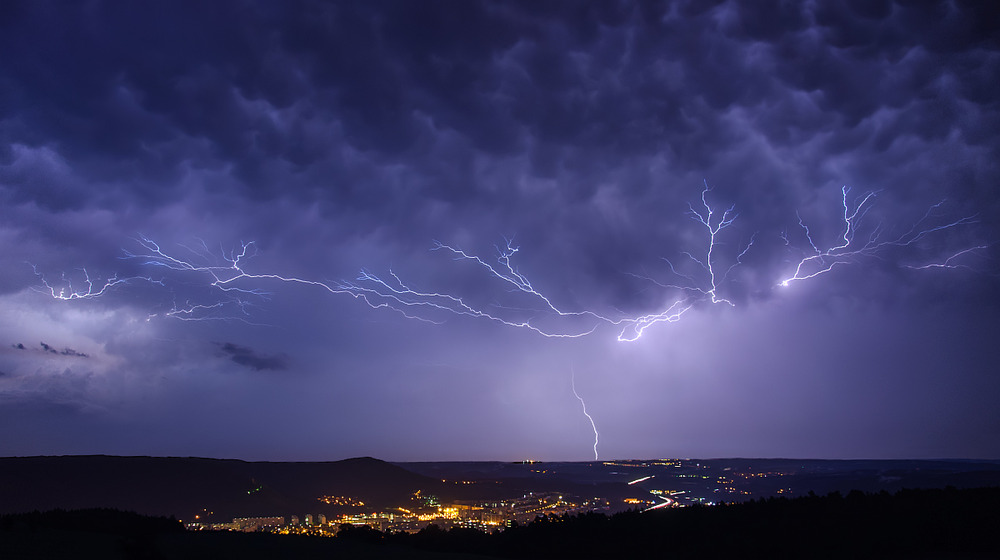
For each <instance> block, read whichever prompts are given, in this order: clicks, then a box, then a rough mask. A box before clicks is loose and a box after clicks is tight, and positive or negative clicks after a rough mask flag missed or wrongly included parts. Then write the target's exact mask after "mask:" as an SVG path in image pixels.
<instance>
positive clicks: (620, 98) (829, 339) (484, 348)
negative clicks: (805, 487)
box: [0, 0, 1000, 460]
mask: <svg viewBox="0 0 1000 560" xmlns="http://www.w3.org/2000/svg"><path fill="white" fill-rule="evenodd" d="M713 4H715V5H714V6H713ZM912 4H914V5H911V2H901V1H900V2H895V3H893V2H877V1H871V0H855V1H844V2H825V1H819V2H809V3H802V2H759V1H754V2H721V3H713V2H665V3H651V2H650V3H630V2H619V3H615V2H600V3H580V2H495V3H494V2H460V1H455V2H402V1H400V2H351V3H348V2H333V3H324V2H235V1H234V2H226V1H219V2H209V3H205V2H174V1H171V2H166V1H164V2H126V3H121V2H86V3H84V2H77V3H65V2H42V1H23V2H21V1H15V2H4V3H3V5H2V7H0V428H2V430H3V436H2V437H0V455H35V454H82V453H107V454H149V455H181V456H188V455H194V456H208V457H232V458H243V459H268V460H329V459H341V458H346V457H352V456H360V455H371V456H375V457H379V458H384V459H389V460H458V459H503V460H513V459H522V458H526V457H532V458H538V459H546V460H591V459H593V457H594V451H593V445H594V434H593V431H592V428H591V424H590V421H589V420H588V418H587V417H586V416H585V414H584V411H583V407H582V406H581V402H580V401H579V400H578V399H577V397H576V396H575V395H574V392H573V387H574V383H575V388H576V391H577V393H578V394H579V396H580V397H582V398H583V399H584V401H585V402H586V407H587V408H586V409H587V412H588V413H589V414H590V415H591V417H592V418H593V419H594V422H595V424H596V426H597V428H598V430H599V432H600V440H599V443H598V452H599V455H600V458H602V459H605V458H627V457H642V458H646V457H661V456H669V457H721V456H749V457H775V456H782V457H815V458H848V457H864V458H900V457H907V458H926V457H968V458H992V459H998V458H1000V408H998V407H997V405H996V403H997V401H998V398H1000V375H998V368H997V362H998V358H1000V345H998V344H997V335H996V327H995V323H996V319H997V318H998V317H1000V313H998V312H1000V295H998V294H1000V280H998V278H1000V276H998V275H1000V266H998V257H1000V254H998V249H997V247H998V245H997V242H998V240H1000V225H998V224H1000V221H998V218H1000V197H998V196H997V190H996V189H997V188H998V185H1000V168H998V163H997V162H1000V135H998V133H997V131H1000V101H998V100H1000V82H998V80H997V76H1000V34H998V32H997V31H996V30H997V29H998V26H997V22H998V14H997V11H996V9H995V8H989V7H984V6H988V5H989V3H988V2H958V1H956V2H942V3H939V4H930V5H926V4H927V3H924V2H920V3H912ZM705 185H708V187H710V188H711V190H710V191H708V192H707V193H705V195H704V196H705V201H706V203H707V204H708V207H710V208H711V209H712V210H713V211H714V213H713V214H712V216H711V218H710V219H709V218H705V217H706V216H707V211H708V210H707V207H706V206H705V205H703V203H702V196H703V189H705ZM844 186H846V187H848V188H849V189H850V190H849V192H848V194H847V200H848V207H849V208H848V211H847V214H848V215H849V216H850V215H852V214H853V213H854V212H855V210H857V214H856V215H855V216H853V218H852V219H851V220H849V224H847V223H845V219H844V217H845V209H844V207H843V200H844V195H843V194H842V192H843V191H842V188H843V187H844ZM868 192H874V193H875V194H874V196H873V197H871V198H868V199H865V198H864V196H865V195H866V193H868ZM942 201H943V203H942ZM938 203H941V204H938ZM689 205H690V206H689ZM859 205H860V210H859V209H858V207H859ZM730 206H733V211H732V212H731V213H729V214H728V215H727V216H726V218H733V217H734V216H735V219H734V220H733V221H732V222H731V223H729V225H728V227H725V228H722V229H719V230H718V233H717V234H716V235H715V244H714V246H712V247H711V252H710V253H709V244H710V242H711V235H710V232H709V228H715V229H718V225H719V224H720V220H722V219H723V217H724V216H723V214H724V211H725V210H726V209H727V208H729V207H730ZM692 210H693V211H695V212H699V213H701V216H702V217H703V219H708V224H709V228H706V227H705V225H703V224H701V223H699V221H697V219H693V218H697V216H696V215H693V214H692ZM800 219H801V222H802V224H803V225H804V226H806V227H808V233H809V236H811V238H812V241H813V243H814V244H815V248H813V247H812V246H810V241H809V237H807V235H806V229H805V227H801V226H800V225H799V223H800ZM848 225H849V226H850V229H849V230H848V229H846V228H847V226H848ZM845 230H846V232H847V236H848V238H849V240H850V241H851V244H850V245H849V246H847V247H842V248H840V249H837V247H838V246H842V245H845V240H844V235H845ZM143 239H146V240H148V241H143ZM505 239H511V240H512V241H511V247H518V248H519V249H520V250H519V252H517V253H516V254H515V255H513V257H512V260H511V263H512V270H511V271H507V270H506V269H504V268H502V266H503V265H502V264H501V263H498V261H497V260H496V259H497V256H498V254H497V247H499V248H500V249H504V248H505V247H506V241H505ZM247 242H253V245H251V246H249V247H248V256H247V258H244V259H241V260H240V261H239V263H238V264H239V266H240V267H241V270H242V271H243V273H245V274H247V275H281V276H283V277H285V278H292V277H294V278H297V279H300V280H306V281H308V282H314V283H322V284H323V285H318V284H310V283H302V282H288V281H282V280H281V279H277V278H270V277H269V278H261V277H250V276H247V277H241V278H236V279H234V280H233V281H232V282H229V283H226V284H224V285H217V286H212V285H211V281H212V277H211V275H210V274H209V273H208V272H206V271H205V270H203V267H211V266H216V267H222V268H224V267H226V266H231V265H230V264H229V263H227V261H226V260H225V259H226V258H227V257H232V256H233V255H234V254H237V253H239V252H240V251H241V250H242V249H241V247H242V243H247ZM438 242H439V243H442V244H445V245H448V246H450V247H452V248H454V249H455V250H460V251H465V252H466V254H468V255H477V256H479V257H481V258H482V259H483V261H482V262H483V263H486V264H489V265H491V266H493V267H494V268H493V270H494V271H496V272H497V273H499V274H501V275H504V276H505V277H506V279H503V278H500V277H499V276H496V275H493V274H492V273H491V271H490V270H489V269H487V268H485V267H484V266H481V265H480V264H478V263H477V262H475V261H474V260H471V259H461V258H455V257H457V256H459V255H458V254H457V253H455V252H449V251H448V250H447V249H440V250H432V249H433V248H434V247H435V246H436V243H438ZM751 242H752V244H751ZM150 243H155V244H157V246H158V247H159V248H160V249H161V250H162V254H155V253H154V252H151V249H152V248H153V246H152V245H151V244H150ZM748 245H749V248H748V249H747V247H748ZM744 249H746V251H745V252H743V251H744ZM234 251H235V253H234ZM817 251H819V252H824V251H826V252H828V253H829V256H827V258H826V259H825V260H824V261H823V263H819V259H813V260H812V261H809V262H807V263H806V266H805V268H803V269H802V271H801V273H800V275H799V277H802V276H806V275H809V274H812V273H813V272H816V271H818V270H821V269H823V268H824V267H825V266H828V265H830V264H833V263H836V264H834V266H833V268H832V269H830V270H829V271H828V272H826V273H824V274H820V275H818V276H816V277H814V278H808V279H802V280H795V281H792V282H790V283H789V285H788V286H785V287H783V286H780V285H779V284H780V283H781V281H782V280H784V279H787V278H790V277H792V276H793V275H794V274H795V272H796V265H797V264H798V263H799V261H800V260H801V259H803V258H806V257H809V256H811V255H815V254H816V253H817ZM741 253H742V255H741ZM130 255H132V258H129V256H130ZM135 255H140V256H139V257H136V256H135ZM143 255H144V256H143ZM166 255H169V256H171V257H173V258H176V259H179V260H182V261H184V262H185V263H190V264H191V265H193V266H195V267H198V269H197V270H190V269H189V270H178V268H182V267H183V266H182V263H180V262H178V261H170V260H168V259H167V258H166ZM165 264H168V265H170V266H163V265H165ZM704 265H707V266H704ZM928 265H938V266H928ZM33 267H34V268H33ZM84 269H85V270H86V272H84ZM361 270H365V271H368V273H369V274H370V275H372V276H373V277H377V278H380V279H382V280H383V281H385V282H386V284H383V285H380V284H378V283H377V282H375V281H373V280H372V279H371V278H369V279H359V271H361ZM215 272H216V274H219V275H223V274H228V276H220V278H227V279H231V278H232V276H233V273H234V271H233V270H232V269H230V270H229V271H224V270H222V269H221V268H220V269H215ZM515 272H516V274H517V275H521V276H517V275H515ZM85 274H86V275H89V277H90V278H91V280H92V281H93V291H95V292H96V291H97V290H99V289H100V288H101V287H102V286H103V285H104V284H105V283H107V282H108V280H109V278H118V279H130V280H128V281H126V282H121V283H118V284H115V285H113V286H111V287H109V288H108V289H107V290H105V291H104V292H103V293H101V294H100V295H99V296H93V297H75V298H71V297H70V295H71V294H76V295H82V294H83V293H84V292H85V291H86V290H87V285H86V283H85V278H86V276H85ZM393 274H395V276H396V278H397V279H398V280H397V279H394V277H393V276H392V275H393ZM713 276H714V283H713ZM143 278H145V279H143ZM529 283H530V288H529V287H528V286H529ZM403 285H405V286H407V287H408V288H410V289H411V290H413V291H417V292H421V293H422V294H431V293H436V294H447V295H450V296H453V297H454V298H462V299H461V302H459V301H458V300H457V299H449V298H445V297H440V296H437V297H432V296H426V295H416V294H414V293H402V294H400V293H395V294H393V293H390V292H389V291H388V290H389V289H390V288H392V289H395V290H397V292H399V291H402V290H403ZM46 286H48V288H47V287H46ZM223 288H226V289H223ZM327 288H329V289H327ZM237 290H238V291H237ZM532 290H533V291H534V292H537V293H532ZM53 295H56V296H58V295H62V298H65V299H61V298H58V297H53ZM352 296H364V298H361V297H352ZM387 296H389V297H387ZM542 296H544V297H545V298H547V301H546V299H542ZM713 300H714V302H713ZM723 300H725V301H723ZM431 304H434V305H438V306H445V305H447V307H448V309H440V308H437V307H433V306H432V305H431ZM550 304H551V307H550ZM463 305H464V306H466V307H462V306H463ZM671 306H673V307H671ZM185 309H190V310H192V313H187V314H186V313H182V311H184V310H185ZM556 309H558V310H559V311H561V312H563V313H578V312H584V314H582V315H581V314H577V315H560V314H558V313H556V312H555V310H556ZM666 310H673V311H680V310H684V312H683V314H681V315H680V316H679V317H676V318H677V319H678V320H677V321H659V322H653V323H648V322H643V321H642V320H641V319H642V318H643V317H646V318H649V317H656V318H663V317H665V315H661V314H662V313H663V312H664V311H666ZM455 311H464V312H465V313H464V314H460V313H455ZM487 315H488V316H487ZM514 324H520V325H522V326H520V327H519V326H515V325H514ZM538 331H542V332H541V333H540V332H538ZM640 332H641V336H638V337H637V335H638V334H639V333H640ZM584 333H589V334H585V335H584V336H578V337H574V338H558V337H551V336H546V335H554V334H563V335H583V334H584ZM619 338H637V339H636V340H634V341H631V342H620V341H619Z"/></svg>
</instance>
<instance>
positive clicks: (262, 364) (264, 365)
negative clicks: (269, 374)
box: [219, 342, 288, 371]
mask: <svg viewBox="0 0 1000 560" xmlns="http://www.w3.org/2000/svg"><path fill="white" fill-rule="evenodd" d="M219 347H220V348H221V349H222V351H223V352H225V353H226V354H228V355H229V357H230V359H232V360H233V361H234V362H236V363H237V364H239V365H241V366H245V367H248V368H251V369H254V370H257V371H262V370H276V371H283V370H285V369H288V357H287V356H285V355H283V354H272V355H268V354H258V353H257V352H255V351H254V350H253V349H251V348H247V347H246V346H240V345H238V344H233V343H232V342H226V343H223V344H220V345H219Z"/></svg>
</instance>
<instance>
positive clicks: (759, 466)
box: [184, 459, 996, 536]
mask: <svg viewBox="0 0 1000 560" xmlns="http://www.w3.org/2000/svg"><path fill="white" fill-rule="evenodd" d="M823 463H831V464H830V465H823V466H822V467H820V468H819V469H818V471H819V472H817V468H816V467H815V466H810V465H809V464H807V463H806V462H801V461H800V462H792V461H781V460H777V461H766V460H753V461H746V460H743V461H740V460H710V461H697V460H681V459H669V460H668V459H662V460H649V461H641V460H619V461H604V462H592V463H541V462H537V461H530V460H528V461H522V462H520V463H510V464H501V463H493V464H487V465H492V467H491V468H490V469H488V470H487V472H485V473H483V472H478V473H477V474H478V476H476V477H475V478H473V479H469V480H464V479H458V480H455V479H451V480H450V479H448V478H441V479H439V480H440V481H441V482H442V483H445V484H451V485H457V486H463V487H472V488H475V487H476V486H484V485H491V484H498V482H497V481H496V480H490V478H489V476H488V475H494V476H498V477H516V476H519V477H520V478H521V479H531V480H536V481H539V482H540V483H541V484H542V485H544V483H545V481H546V480H551V481H552V482H553V485H554V486H553V487H554V488H555V487H559V486H560V485H561V484H562V485H565V484H564V483H565V481H575V482H576V483H577V487H579V485H580V484H584V485H586V484H590V485H592V486H594V487H595V488H596V487H601V486H599V485H600V483H610V482H613V483H616V484H615V485H614V486H607V485H605V486H604V488H608V489H609V493H608V494H607V495H600V494H593V495H578V494H573V493H569V492H563V491H559V490H543V491H529V492H526V493H524V494H522V495H520V496H518V497H512V498H505V499H478V500H477V499H451V500H446V499H443V498H441V497H439V496H437V495H434V494H427V493H424V492H423V491H419V490H418V491H416V492H414V493H413V494H412V495H410V496H409V499H408V500H407V501H405V502H404V503H399V504H396V505H394V506H392V507H388V508H382V509H374V508H371V507H368V506H366V504H365V502H364V501H363V500H362V499H361V498H360V497H357V496H336V495H323V496H317V497H316V502H317V504H325V505H327V506H331V505H332V506H339V508H340V509H341V510H346V511H343V513H340V514H339V515H326V514H324V513H317V512H313V513H310V512H297V513H287V512H275V515H273V516H261V517H236V518H233V519H232V520H231V521H218V520H215V521H207V520H206V519H202V517H203V516H202V515H197V516H196V518H195V519H193V520H184V524H185V527H186V528H187V529H188V530H215V531H219V530H223V531H244V532H257V531H269V532H275V533H281V534H310V535H320V536H334V535H336V534H337V532H338V531H339V530H340V529H341V527H342V526H343V525H352V526H368V527H371V528H374V529H378V530H379V531H383V532H386V531H391V532H400V531H402V532H409V533H413V532H417V531H420V530H421V529H423V528H425V527H427V526H428V525H431V524H434V525H437V526H438V527H440V528H441V529H451V528H456V527H458V528H471V529H478V530H482V531H487V532H492V531H498V530H500V531H502V530H503V529H504V528H507V527H510V526H512V525H514V524H522V525H523V524H526V523H530V522H531V521H534V520H535V519H536V518H538V517H544V516H557V517H558V516H563V515H567V514H568V515H575V514H580V513H587V512H600V513H616V512H620V511H625V510H629V509H633V510H639V511H649V510H655V509H661V508H681V507H687V506H691V505H694V504H700V505H706V506H712V505H715V504H717V503H720V502H739V501H746V500H749V499H754V498H758V497H771V496H794V495H795V494H796V493H797V491H796V489H795V486H796V484H794V482H793V481H794V480H796V479H799V481H801V480H802V479H806V480H809V481H811V482H814V483H815V482H816V481H815V477H816V475H817V474H820V475H825V476H826V477H828V478H832V479H835V478H837V477H836V475H837V474H844V473H838V472H837V471H836V468H835V466H840V467H841V469H846V468H847V467H851V468H849V469H847V470H846V471H845V472H850V473H852V474H853V476H851V477H850V479H851V480H852V482H855V483H858V482H861V481H862V478H863V477H861V478H859V476H858V472H857V470H855V469H853V467H856V466H857V465H854V464H853V463H849V464H845V463H844V462H839V463H838V462H823ZM402 465H403V466H404V467H405V468H407V469H409V470H413V471H415V472H418V473H420V474H424V475H433V474H435V473H438V472H439V471H448V472H455V471H463V470H467V469H470V468H475V467H477V466H479V464H461V463H412V464H402ZM993 467H994V468H996V465H993ZM890 470H891V469H885V468H881V469H875V471H873V472H874V474H875V476H876V478H875V481H876V482H882V483H888V484H889V485H892V483H894V482H899V481H901V480H902V477H901V476H894V475H893V474H891V472H890ZM868 471H871V469H868V470H867V471H865V472H867V473H868V474H869V475H872V474H873V472H868ZM809 475H813V476H809ZM622 483H624V485H622ZM814 485H815V484H814ZM799 486H801V485H799ZM868 486H871V485H870V484H868ZM823 489H824V490H826V488H823ZM473 491H474V490H473ZM203 513H204V517H206V518H210V517H211V514H212V513H213V512H210V511H208V510H205V511H204V512H203Z"/></svg>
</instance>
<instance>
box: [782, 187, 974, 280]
mask: <svg viewBox="0 0 1000 560" xmlns="http://www.w3.org/2000/svg"><path fill="white" fill-rule="evenodd" d="M848 193H850V189H849V188H848V187H846V186H845V187H843V188H842V189H841V195H842V205H843V209H844V213H843V219H842V220H843V233H842V234H841V235H840V237H839V238H838V240H837V244H836V245H833V246H831V247H829V248H826V249H820V248H819V246H817V244H816V242H815V241H814V240H813V236H812V233H811V232H810V231H809V226H808V225H806V223H805V222H804V221H803V219H802V217H801V216H799V227H800V228H801V230H802V231H803V233H804V235H805V238H806V240H807V241H808V242H809V246H810V247H811V248H812V251H811V253H810V254H809V255H808V256H806V257H804V258H802V259H801V260H800V261H799V262H798V264H797V265H796V267H795V272H794V273H793V274H792V275H791V276H789V277H787V278H785V279H783V280H781V281H780V282H779V283H778V284H779V285H780V286H783V287H785V286H788V285H789V284H791V283H792V282H795V281H800V280H809V279H811V278H816V277H817V276H821V275H823V274H826V273H828V272H830V271H831V270H833V269H834V267H837V266H840V265H844V264H849V263H854V262H857V261H859V260H861V259H863V258H866V257H877V256H878V255H879V253H880V252H881V251H883V250H885V249H888V248H891V247H904V246H909V245H913V244H915V243H917V242H919V241H921V240H922V239H924V238H925V237H927V236H929V235H931V234H933V233H935V232H938V231H942V230H947V229H951V228H955V227H958V226H962V225H966V224H972V223H975V216H966V217H963V218H959V219H957V220H952V221H948V222H945V223H939V224H933V223H931V222H932V220H933V218H934V217H935V216H934V212H935V210H938V209H939V208H940V207H941V205H942V204H944V201H942V202H938V203H937V204H934V205H932V206H931V207H930V208H928V209H927V212H926V213H924V216H923V217H922V218H920V220H918V221H917V222H916V223H914V224H913V226H912V227H910V229H909V230H907V231H906V232H905V233H903V234H902V235H898V236H895V237H890V238H886V233H885V230H884V228H883V226H882V224H881V223H880V224H878V225H876V226H875V227H874V228H872V231H871V232H870V233H869V234H867V235H865V236H861V237H859V236H858V233H859V227H860V222H861V221H862V219H863V218H864V217H865V215H866V214H867V213H868V211H869V210H870V209H871V207H872V204H871V203H872V202H873V201H874V199H875V196H876V193H875V192H867V193H865V194H864V195H862V196H861V197H860V198H858V199H856V200H855V201H854V202H852V201H849V200H848ZM782 237H783V239H784V240H785V244H786V245H791V242H790V241H789V239H788V235H787V234H783V235H782ZM985 247H986V246H985V245H979V246H976V247H970V248H966V249H963V250H961V251H958V252H957V253H954V254H953V255H952V256H951V257H949V258H947V259H946V260H944V261H943V262H940V263H930V264H925V265H907V267H908V268H913V269H928V268H958V267H959V266H960V265H956V264H954V260H955V259H957V258H959V257H960V256H962V255H965V254H968V253H971V252H973V251H975V250H978V249H984V248H985Z"/></svg>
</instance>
